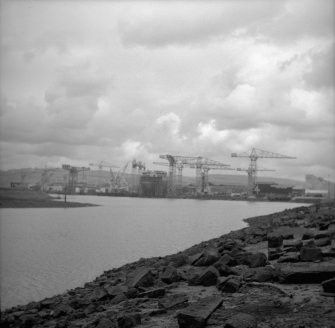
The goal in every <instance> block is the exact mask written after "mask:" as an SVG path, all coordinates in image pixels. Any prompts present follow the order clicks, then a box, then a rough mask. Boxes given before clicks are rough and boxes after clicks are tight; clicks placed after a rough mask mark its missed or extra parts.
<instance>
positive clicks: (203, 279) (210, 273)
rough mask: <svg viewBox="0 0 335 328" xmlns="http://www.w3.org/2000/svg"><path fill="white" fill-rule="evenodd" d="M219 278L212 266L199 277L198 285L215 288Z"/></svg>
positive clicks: (217, 272)
mask: <svg viewBox="0 0 335 328" xmlns="http://www.w3.org/2000/svg"><path fill="white" fill-rule="evenodd" d="M219 276H220V273H219V271H218V270H217V269H216V268H214V267H213V266H210V267H208V268H206V269H205V270H204V271H203V272H202V274H201V275H200V276H199V285H202V286H215V285H216V283H217V280H218V277H219Z"/></svg>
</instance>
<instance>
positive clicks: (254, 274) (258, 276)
mask: <svg viewBox="0 0 335 328" xmlns="http://www.w3.org/2000/svg"><path fill="white" fill-rule="evenodd" d="M277 277H278V274H277V272H276V270H275V269H273V268H272V267H270V266H267V267H261V268H254V269H248V270H247V271H246V272H245V273H244V279H245V280H249V281H256V282H265V281H272V280H275V279H276V278H277Z"/></svg>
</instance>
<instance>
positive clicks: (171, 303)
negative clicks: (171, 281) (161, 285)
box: [158, 294, 188, 310]
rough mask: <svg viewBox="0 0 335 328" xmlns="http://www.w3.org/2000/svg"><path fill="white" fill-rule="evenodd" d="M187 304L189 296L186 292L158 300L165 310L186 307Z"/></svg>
mask: <svg viewBox="0 0 335 328" xmlns="http://www.w3.org/2000/svg"><path fill="white" fill-rule="evenodd" d="M187 304H188V298H187V297H186V295H184V294H173V295H169V296H167V297H164V298H163V299H162V300H160V301H159V302H158V306H159V307H160V308H163V309H165V310H175V309H177V308H182V307H185V306H186V305H187Z"/></svg>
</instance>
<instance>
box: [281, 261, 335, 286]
mask: <svg viewBox="0 0 335 328" xmlns="http://www.w3.org/2000/svg"><path fill="white" fill-rule="evenodd" d="M277 268H278V271H279V281H280V282H281V283H284V284H320V283H321V282H323V281H325V280H328V279H331V278H334V277H335V263H328V262H321V263H306V262H299V263H279V264H277Z"/></svg>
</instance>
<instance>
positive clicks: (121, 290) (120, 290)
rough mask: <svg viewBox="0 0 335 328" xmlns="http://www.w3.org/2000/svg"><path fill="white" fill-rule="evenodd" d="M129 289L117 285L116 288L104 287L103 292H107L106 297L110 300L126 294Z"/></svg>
mask: <svg viewBox="0 0 335 328" xmlns="http://www.w3.org/2000/svg"><path fill="white" fill-rule="evenodd" d="M128 290H129V288H128V287H127V286H124V285H117V286H107V287H105V291H106V292H107V294H108V296H109V297H110V298H113V297H115V296H116V295H119V294H126V293H127V292H128Z"/></svg>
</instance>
